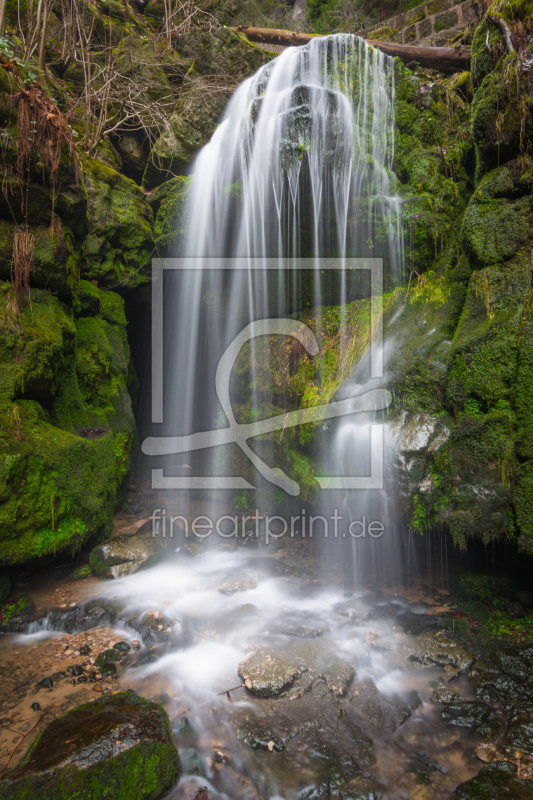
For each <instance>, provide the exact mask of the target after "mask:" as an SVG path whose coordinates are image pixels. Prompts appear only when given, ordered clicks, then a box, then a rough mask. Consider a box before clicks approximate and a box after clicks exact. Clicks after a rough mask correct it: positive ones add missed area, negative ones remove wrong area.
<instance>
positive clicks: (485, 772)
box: [455, 761, 533, 800]
mask: <svg viewBox="0 0 533 800" xmlns="http://www.w3.org/2000/svg"><path fill="white" fill-rule="evenodd" d="M455 797H456V800H533V781H528V780H521V779H520V778H518V777H517V775H516V767H515V766H514V765H513V764H509V763H507V762H505V761H504V762H497V763H494V764H488V765H487V766H486V767H482V769H481V771H480V773H479V775H477V776H476V777H475V778H472V780H470V781H467V782H466V783H461V785H460V786H458V787H457V789H456V792H455Z"/></svg>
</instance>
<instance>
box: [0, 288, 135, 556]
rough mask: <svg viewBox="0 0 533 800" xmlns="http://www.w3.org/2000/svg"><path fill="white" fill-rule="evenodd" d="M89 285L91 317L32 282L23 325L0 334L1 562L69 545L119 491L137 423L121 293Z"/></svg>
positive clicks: (104, 517)
mask: <svg viewBox="0 0 533 800" xmlns="http://www.w3.org/2000/svg"><path fill="white" fill-rule="evenodd" d="M89 286H91V287H92V289H94V292H93V291H92V290H91V297H92V299H93V301H94V300H95V293H96V295H98V301H99V314H98V316H96V317H81V318H80V319H78V320H77V322H76V321H75V320H74V315H73V314H72V311H69V310H68V309H67V308H66V307H65V306H64V305H63V304H62V303H61V302H60V301H59V300H58V299H57V298H55V297H53V295H51V294H49V293H48V292H44V291H42V290H38V289H34V290H32V293H31V298H32V306H31V309H30V307H29V306H28V305H27V304H26V303H25V305H24V308H23V313H22V325H23V328H22V331H20V332H14V333H12V334H9V335H5V336H3V337H2V338H1V339H0V386H1V390H0V407H1V409H2V418H3V424H2V428H1V429H0V562H1V563H4V564H13V563H20V562H23V561H26V560H29V559H32V558H37V557H41V556H44V555H54V554H56V553H58V552H62V551H66V552H70V553H71V554H73V553H75V552H76V550H79V549H80V547H81V545H82V544H83V542H84V541H85V540H86V539H88V538H89V537H92V536H95V535H96V534H98V533H100V534H102V533H103V532H106V531H107V530H108V529H109V527H110V525H111V519H112V515H113V512H114V510H115V507H116V505H117V503H118V502H119V499H120V497H121V492H122V490H123V486H124V482H125V478H126V475H127V472H128V469H129V460H130V451H131V446H132V441H133V433H134V429H135V424H134V419H133V414H132V409H131V399H130V397H129V394H128V390H127V383H128V380H129V374H130V360H129V348H128V343H127V337H126V331H125V324H126V321H125V316H124V308H123V300H122V298H121V297H120V296H119V295H117V294H115V293H113V292H102V291H101V290H98V289H97V288H96V287H93V286H92V284H89ZM85 288H87V287H85ZM0 312H4V313H5V300H4V299H3V298H2V299H0Z"/></svg>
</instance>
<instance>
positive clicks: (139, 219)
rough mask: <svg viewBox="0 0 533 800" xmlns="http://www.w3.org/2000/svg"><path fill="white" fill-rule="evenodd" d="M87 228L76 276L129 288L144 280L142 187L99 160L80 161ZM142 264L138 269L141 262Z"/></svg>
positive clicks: (146, 215)
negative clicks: (119, 284)
mask: <svg viewBox="0 0 533 800" xmlns="http://www.w3.org/2000/svg"><path fill="white" fill-rule="evenodd" d="M84 172H85V186H86V189H87V200H88V207H87V213H88V217H89V234H88V236H87V238H86V239H85V242H84V244H83V256H84V265H83V266H82V269H81V276H82V277H83V278H86V279H87V280H92V279H96V280H98V281H99V282H100V283H102V284H103V285H108V286H112V285H114V284H116V283H119V282H120V283H121V285H122V286H123V288H133V287H134V286H138V285H139V284H141V283H145V282H146V281H147V274H148V270H149V260H150V256H151V255H152V253H153V251H154V237H153V214H152V209H151V208H150V206H149V205H148V203H146V201H145V198H144V194H143V191H142V189H140V188H139V187H138V186H137V184H135V183H134V182H133V181H132V180H130V179H129V178H126V177H124V176H123V175H120V173H118V172H116V171H115V170H114V169H112V168H111V167H108V166H106V165H105V164H103V163H102V162H100V161H96V160H87V161H86V162H85V163H84ZM143 266H144V269H142V267H143Z"/></svg>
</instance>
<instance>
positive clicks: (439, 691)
mask: <svg viewBox="0 0 533 800" xmlns="http://www.w3.org/2000/svg"><path fill="white" fill-rule="evenodd" d="M431 699H432V700H433V702H434V703H456V704H457V703H462V702H463V701H464V697H461V695H460V694H459V692H455V691H454V690H453V689H450V688H449V687H448V686H438V687H437V688H436V689H435V691H434V692H433V694H432V695H431Z"/></svg>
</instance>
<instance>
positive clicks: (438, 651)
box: [399, 633, 476, 672]
mask: <svg viewBox="0 0 533 800" xmlns="http://www.w3.org/2000/svg"><path fill="white" fill-rule="evenodd" d="M399 650H400V653H401V654H402V656H403V658H404V664H405V667H406V669H420V667H433V666H438V667H445V666H446V665H448V664H449V665H450V666H452V667H455V668H456V669H458V670H459V672H468V670H469V669H470V667H471V666H472V664H473V663H474V660H475V658H476V656H475V653H473V652H472V650H469V648H468V647H465V646H464V645H461V644H457V642H454V641H452V640H451V639H448V638H447V637H446V636H442V635H441V636H438V635H437V634H432V633H423V634H421V635H420V636H416V637H413V638H412V639H410V640H409V641H408V642H405V643H402V644H401V645H400V647H399Z"/></svg>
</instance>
